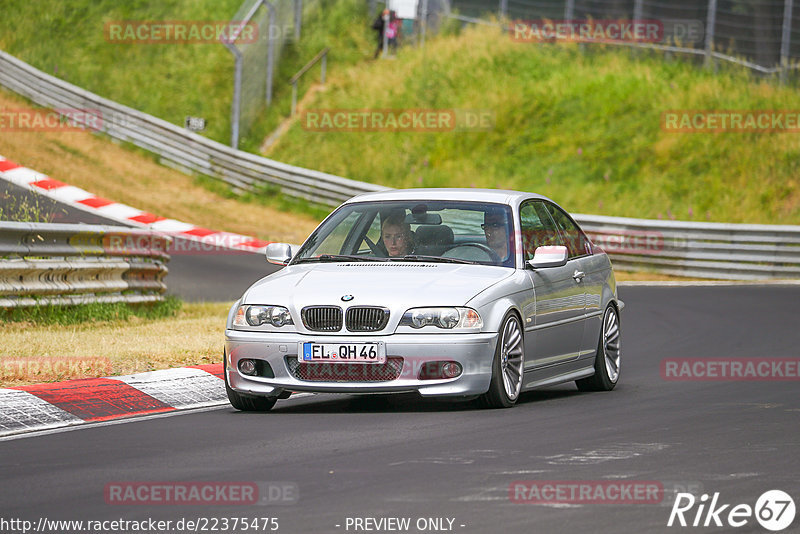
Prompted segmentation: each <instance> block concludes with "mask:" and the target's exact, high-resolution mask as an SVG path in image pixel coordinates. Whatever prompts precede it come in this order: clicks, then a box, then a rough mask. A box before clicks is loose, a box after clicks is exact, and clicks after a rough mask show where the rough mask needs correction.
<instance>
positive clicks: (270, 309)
mask: <svg viewBox="0 0 800 534" xmlns="http://www.w3.org/2000/svg"><path fill="white" fill-rule="evenodd" d="M264 324H271V325H272V326H276V327H278V328H280V327H281V326H284V325H287V324H294V323H293V322H292V316H291V315H289V310H288V309H286V308H284V307H283V306H239V309H238V310H236V318H235V319H234V320H233V326H261V325H264Z"/></svg>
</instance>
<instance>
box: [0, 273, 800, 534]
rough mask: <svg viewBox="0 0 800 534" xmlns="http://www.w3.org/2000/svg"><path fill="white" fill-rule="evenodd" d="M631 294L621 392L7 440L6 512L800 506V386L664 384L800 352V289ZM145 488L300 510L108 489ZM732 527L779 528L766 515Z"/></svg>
mask: <svg viewBox="0 0 800 534" xmlns="http://www.w3.org/2000/svg"><path fill="white" fill-rule="evenodd" d="M620 296H621V298H622V299H623V300H624V301H625V302H626V304H627V307H626V308H625V310H624V311H623V313H622V329H623V331H622V332H623V334H622V335H623V337H622V340H623V341H622V353H623V364H622V374H621V381H620V384H619V385H618V387H617V388H616V389H615V390H614V391H612V392H608V393H580V392H578V391H577V390H576V389H575V387H574V385H572V384H568V385H563V386H558V387H552V388H548V389H545V390H540V391H535V392H531V393H527V394H524V395H523V396H522V398H521V401H520V403H519V404H518V405H517V406H516V407H514V408H513V409H510V410H491V411H489V410H482V409H478V408H476V407H475V406H474V404H471V403H443V402H435V401H429V400H421V399H418V398H416V397H413V396H401V397H384V396H370V397H355V396H334V395H316V396H313V397H304V398H298V399H288V400H284V401H279V402H278V404H277V405H276V406H275V408H274V409H273V410H272V411H271V412H269V413H263V414H258V413H241V412H236V411H234V410H233V409H232V408H230V407H227V406H226V407H223V408H219V409H213V410H209V411H199V412H185V413H184V414H182V415H176V416H170V417H153V418H146V419H137V420H133V421H128V422H125V423H123V424H112V425H107V426H95V427H88V428H81V429H78V430H73V431H66V432H58V433H49V434H38V435H36V434H34V435H29V436H27V437H23V438H18V439H11V440H5V441H0V458H2V460H1V461H0V465H1V467H0V510H2V512H0V516H2V518H5V519H8V518H20V519H26V520H31V521H33V522H34V524H35V523H36V522H38V520H39V519H40V518H47V519H48V520H52V519H71V520H114V519H120V518H122V519H127V520H144V519H148V518H153V519H163V520H173V521H177V520H179V519H180V518H187V519H194V520H196V519H197V518H216V519H217V520H218V521H219V520H221V519H222V518H229V520H230V519H231V518H233V517H240V518H241V517H247V518H264V517H276V518H278V520H279V530H278V531H279V532H297V533H313V532H331V533H337V532H356V531H362V532H363V531H365V530H354V529H353V527H352V524H351V526H350V528H347V525H348V523H347V518H348V517H349V518H362V519H363V518H366V517H373V518H380V517H408V518H411V528H410V529H408V530H405V532H420V531H421V530H418V529H417V528H416V521H417V520H418V519H419V518H437V517H442V518H452V519H454V522H453V526H452V530H453V531H457V532H464V533H470V532H481V533H483V532H486V533H495V532H496V533H501V532H502V533H504V532H559V533H560V532H570V533H573V532H581V533H583V532H602V533H606V532H608V533H612V532H613V533H618V532H668V531H671V530H680V531H692V532H694V531H705V532H708V531H713V532H730V531H733V530H734V529H732V528H730V527H728V526H727V525H726V526H725V527H710V528H707V529H702V528H701V527H698V528H693V527H687V528H684V529H681V528H680V527H678V526H673V527H672V528H668V527H667V521H668V519H669V516H670V511H671V508H670V506H669V503H668V502H664V503H660V504H641V503H640V504H620V503H610V504H597V503H590V504H577V503H565V502H559V503H556V504H530V503H517V502H512V500H511V499H510V498H509V497H510V495H509V487H510V485H511V484H512V483H514V482H515V481H520V480H534V479H535V480H539V481H564V480H567V481H588V483H590V484H591V483H592V482H591V481H602V482H614V481H657V482H660V483H661V484H663V486H664V487H665V488H667V489H670V488H675V487H684V488H692V490H693V492H695V493H696V494H697V495H698V496H699V494H700V493H703V492H705V493H706V494H709V495H713V494H714V493H715V492H719V494H720V495H719V503H720V504H723V503H724V504H730V505H732V506H733V505H737V504H748V505H750V506H751V507H752V506H754V505H755V503H756V500H757V499H758V497H759V496H760V495H761V494H762V493H763V492H765V491H767V490H771V489H780V490H783V491H785V492H787V493H788V494H789V495H790V496H792V497H793V498H794V500H795V503H797V504H800V457H798V454H797V453H798V443H800V424H798V423H800V395H798V391H799V390H798V382H797V381H668V380H664V379H663V378H662V376H661V371H660V369H661V363H662V360H664V359H667V358H703V359H708V358H767V357H772V358H780V357H783V358H796V357H797V355H798V349H797V347H798V345H800V331H799V330H798V328H797V317H798V313H797V309H798V308H797V302H798V299H800V288H798V287H796V286H795V287H774V286H769V287H754V286H746V287H688V288H684V287H669V288H652V287H622V288H620ZM133 481H138V482H221V481H239V482H242V481H252V482H256V483H260V484H262V485H263V484H264V483H266V482H280V483H282V484H289V485H291V486H292V487H293V488H296V490H297V491H298V495H299V500H297V501H296V502H293V503H289V504H284V505H276V504H272V505H240V506H233V505H230V504H224V505H203V506H191V505H179V506H178V505H164V504H137V505H119V504H109V503H107V502H106V500H105V496H104V489H106V487H107V485H109V484H111V485H114V484H118V483H124V482H133ZM730 508H731V507H728V509H727V510H726V511H725V513H723V514H722V515H721V518H722V519H723V520H725V519H726V517H727V512H728V511H729V510H730ZM696 511H697V506H695V507H694V508H693V509H692V510H691V512H690V513H687V514H686V518H687V520H689V521H692V520H693V519H694V516H695V512H696ZM702 520H705V515H703V517H702ZM798 524H800V519H797V518H796V519H795V522H794V526H793V527H790V528H788V529H787V530H786V531H785V532H791V531H797V530H796V529H797V525H798ZM209 525H211V523H207V524H206V526H209ZM218 525H221V523H219V524H218ZM337 525H339V526H338V527H337ZM444 525H445V526H447V525H448V523H447V522H445V523H444ZM461 525H463V526H461ZM267 530H269V529H267ZM173 531H174V532H186V531H188V529H186V528H184V529H182V530H173ZM228 531H229V532H230V531H231V530H228ZM237 531H238V532H241V530H237ZM253 531H254V530H250V532H253ZM256 531H262V532H263V531H264V529H258V530H256ZM388 531H389V530H386V529H384V530H380V532H388ZM428 531H431V530H428ZM735 531H736V532H768V531H767V530H765V529H764V528H762V527H761V526H760V525H759V524H758V523H757V522H756V521H755V520H754V519H753V518H750V519H749V522H748V523H747V525H746V526H745V527H742V528H739V529H735Z"/></svg>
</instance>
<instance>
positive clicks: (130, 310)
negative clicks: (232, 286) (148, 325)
mask: <svg viewBox="0 0 800 534" xmlns="http://www.w3.org/2000/svg"><path fill="white" fill-rule="evenodd" d="M182 305H183V303H182V301H181V300H180V299H179V298H178V297H175V296H167V297H166V298H165V299H164V300H163V301H160V302H154V303H141V304H129V303H126V302H114V303H97V302H93V303H88V304H80V305H70V306H66V305H63V306H62V305H45V306H26V307H20V308H7V309H0V315H1V316H2V318H3V320H4V321H6V322H9V323H30V324H32V325H43V326H47V325H62V326H65V325H74V324H81V323H98V322H108V321H128V320H129V319H131V318H133V317H138V318H140V319H163V318H167V317H173V316H175V315H176V314H177V313H178V312H179V311H180V309H181V306H182Z"/></svg>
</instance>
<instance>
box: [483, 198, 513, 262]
mask: <svg viewBox="0 0 800 534" xmlns="http://www.w3.org/2000/svg"><path fill="white" fill-rule="evenodd" d="M507 219H508V217H507V216H506V213H505V211H504V210H501V209H493V210H490V211H487V212H484V214H483V224H482V225H481V228H483V233H484V234H485V235H486V244H487V245H489V248H491V249H492V250H494V251H495V252H496V253H497V255H498V256H500V260H501V261H506V259H507V258H508V226H507V224H506V223H507Z"/></svg>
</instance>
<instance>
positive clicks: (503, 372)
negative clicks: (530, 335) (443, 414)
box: [481, 313, 525, 408]
mask: <svg viewBox="0 0 800 534" xmlns="http://www.w3.org/2000/svg"><path fill="white" fill-rule="evenodd" d="M524 363H525V346H524V343H523V336H522V327H521V325H520V322H519V319H518V318H517V316H516V315H514V314H513V313H509V314H508V315H507V316H506V318H505V319H504V320H503V325H502V326H501V327H500V332H499V336H498V339H497V348H496V349H495V354H494V360H493V362H492V381H491V384H490V385H489V391H487V392H486V393H484V394H483V395H482V396H481V403H482V404H483V405H484V406H486V407H488V408H510V407H512V406H514V404H516V402H517V399H518V398H519V393H520V390H521V389H522V371H523V364H524Z"/></svg>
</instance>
